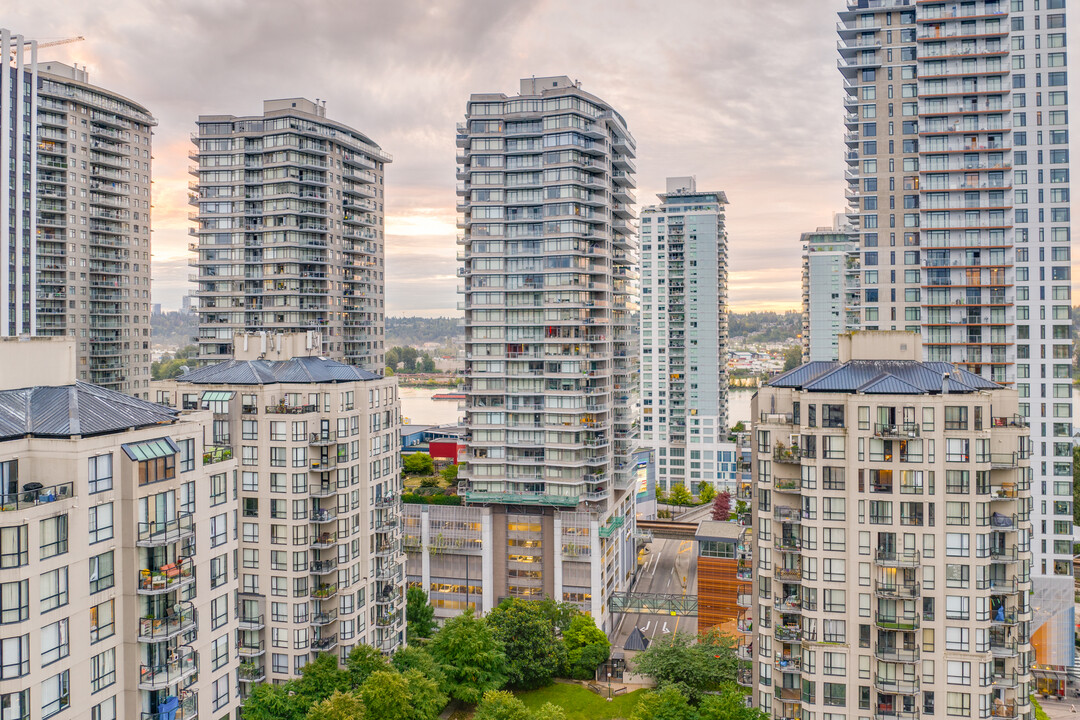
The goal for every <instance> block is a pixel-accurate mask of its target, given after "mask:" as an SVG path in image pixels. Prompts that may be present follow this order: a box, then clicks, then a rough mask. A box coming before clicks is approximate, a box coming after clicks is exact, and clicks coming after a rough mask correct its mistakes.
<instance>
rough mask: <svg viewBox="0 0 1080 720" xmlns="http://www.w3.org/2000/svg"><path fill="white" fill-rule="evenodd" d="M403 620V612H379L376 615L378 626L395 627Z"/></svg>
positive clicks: (376, 624)
mask: <svg viewBox="0 0 1080 720" xmlns="http://www.w3.org/2000/svg"><path fill="white" fill-rule="evenodd" d="M400 622H401V612H392V613H378V614H376V615H375V626H376V627H393V626H394V625H397V624H398V623H400Z"/></svg>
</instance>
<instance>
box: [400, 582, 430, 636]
mask: <svg viewBox="0 0 1080 720" xmlns="http://www.w3.org/2000/svg"><path fill="white" fill-rule="evenodd" d="M434 618H435V608H433V607H431V604H430V603H429V602H428V596H427V593H426V592H424V590H423V588H420V587H411V588H409V589H408V591H407V592H406V593H405V621H406V623H407V626H406V632H407V633H408V639H409V642H414V641H416V640H417V639H419V638H429V637H431V633H432V632H433V631H434V629H435V620H434Z"/></svg>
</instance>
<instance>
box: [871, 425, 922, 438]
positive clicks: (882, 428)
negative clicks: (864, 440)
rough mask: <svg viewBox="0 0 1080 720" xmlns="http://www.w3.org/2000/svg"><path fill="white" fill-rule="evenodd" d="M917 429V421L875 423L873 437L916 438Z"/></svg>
mask: <svg viewBox="0 0 1080 720" xmlns="http://www.w3.org/2000/svg"><path fill="white" fill-rule="evenodd" d="M919 429H920V426H919V423H900V424H899V425H894V424H889V423H875V424H874V437H879V438H897V439H907V438H917V437H919Z"/></svg>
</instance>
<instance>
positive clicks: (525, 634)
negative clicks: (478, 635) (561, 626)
mask: <svg viewBox="0 0 1080 720" xmlns="http://www.w3.org/2000/svg"><path fill="white" fill-rule="evenodd" d="M486 619H487V622H488V624H489V625H490V626H491V630H492V632H493V634H494V635H495V638H496V639H497V640H498V641H499V642H501V643H502V644H503V647H504V648H505V650H506V675H507V682H508V683H509V685H510V686H511V687H515V688H520V689H525V690H528V689H532V688H538V687H542V686H544V685H547V684H548V683H550V682H551V678H553V677H554V676H555V673H556V672H557V671H558V669H559V666H560V664H561V663H562V653H563V646H562V643H560V642H559V640H558V639H557V638H556V637H555V628H554V626H553V625H552V623H551V621H550V619H549V618H548V616H547V615H546V614H545V612H544V610H543V608H541V607H540V605H539V604H538V603H536V602H529V601H526V600H518V599H517V598H510V599H508V600H504V601H503V602H501V603H500V604H499V605H498V606H497V607H496V608H494V609H493V610H492V611H491V612H489V613H488V614H487V618H486Z"/></svg>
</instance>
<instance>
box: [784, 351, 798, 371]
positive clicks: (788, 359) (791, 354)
mask: <svg viewBox="0 0 1080 720" xmlns="http://www.w3.org/2000/svg"><path fill="white" fill-rule="evenodd" d="M801 364H802V348H801V347H799V346H798V345H792V346H791V347H789V348H787V349H786V350H784V372H787V371H788V370H793V369H795V368H797V367H799V365H801Z"/></svg>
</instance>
